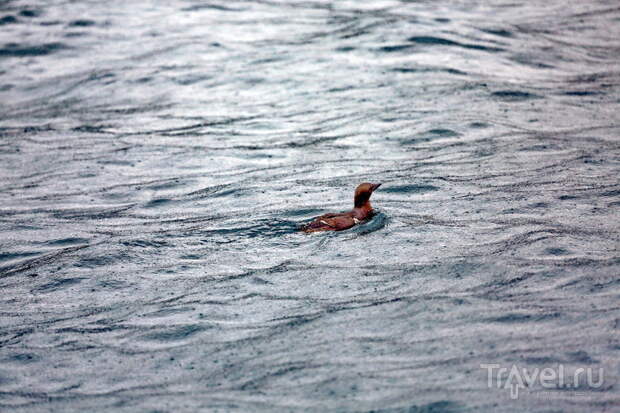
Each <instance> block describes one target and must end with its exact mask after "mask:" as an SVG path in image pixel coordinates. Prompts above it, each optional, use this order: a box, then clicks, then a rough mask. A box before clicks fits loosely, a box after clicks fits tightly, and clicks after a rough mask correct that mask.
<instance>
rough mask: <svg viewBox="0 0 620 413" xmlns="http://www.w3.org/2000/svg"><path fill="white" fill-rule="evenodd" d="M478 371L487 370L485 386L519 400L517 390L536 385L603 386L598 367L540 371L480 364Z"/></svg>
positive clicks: (580, 387) (561, 366)
mask: <svg viewBox="0 0 620 413" xmlns="http://www.w3.org/2000/svg"><path fill="white" fill-rule="evenodd" d="M480 368H481V369H486V370H487V386H488V387H489V388H492V387H494V382H495V387H497V388H498V389H501V388H504V389H506V390H510V398H511V399H513V400H514V399H516V398H518V397H519V390H520V389H524V388H526V387H527V388H532V387H534V386H535V385H536V384H538V385H540V386H541V387H542V388H545V389H570V388H572V389H583V388H584V387H588V388H590V389H598V388H600V387H601V386H602V385H603V381H604V370H603V368H602V367H599V368H598V369H596V370H594V368H592V367H586V368H584V367H579V368H576V369H574V370H571V371H569V370H567V369H565V368H564V365H562V364H559V365H558V366H557V368H551V367H546V368H544V369H539V368H534V369H530V370H528V369H526V368H519V367H518V366H517V365H515V364H513V365H512V366H511V367H510V368H508V367H501V366H500V365H499V364H481V365H480Z"/></svg>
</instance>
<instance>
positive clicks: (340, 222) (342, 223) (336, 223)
mask: <svg viewBox="0 0 620 413" xmlns="http://www.w3.org/2000/svg"><path fill="white" fill-rule="evenodd" d="M317 221H319V223H321V224H323V225H326V226H328V227H330V228H331V229H333V230H335V231H342V230H343V229H347V228H351V227H352V226H353V225H355V219H354V218H353V217H351V216H348V215H336V216H333V217H328V218H323V217H319V219H318V220H317Z"/></svg>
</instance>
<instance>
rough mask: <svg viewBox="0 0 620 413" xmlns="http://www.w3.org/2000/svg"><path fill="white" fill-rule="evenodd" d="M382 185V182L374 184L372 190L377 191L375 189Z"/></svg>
mask: <svg viewBox="0 0 620 413" xmlns="http://www.w3.org/2000/svg"><path fill="white" fill-rule="evenodd" d="M380 186H381V184H372V189H371V191H373V192H374V191H375V189H377V188H379V187H380Z"/></svg>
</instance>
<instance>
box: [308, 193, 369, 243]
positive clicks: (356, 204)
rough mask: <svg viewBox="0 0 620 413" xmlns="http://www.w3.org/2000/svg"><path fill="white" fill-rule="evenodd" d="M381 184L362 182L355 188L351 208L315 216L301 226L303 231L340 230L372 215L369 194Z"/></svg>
mask: <svg viewBox="0 0 620 413" xmlns="http://www.w3.org/2000/svg"><path fill="white" fill-rule="evenodd" d="M380 185H381V184H370V183H368V182H364V183H363V184H359V185H358V187H357V189H355V197H354V198H353V209H352V210H350V211H348V212H339V213H330V214H325V215H321V216H320V217H316V218H315V219H314V220H313V221H312V222H310V223H308V224H305V225H303V226H302V227H301V230H302V231H303V232H317V231H342V230H344V229H349V228H351V227H352V226H354V225H356V224H359V223H361V222H362V221H364V220H366V219H368V218H370V217H372V216H373V214H374V211H373V210H372V206H370V195H372V193H373V191H374V190H375V189H377V188H379V186H380Z"/></svg>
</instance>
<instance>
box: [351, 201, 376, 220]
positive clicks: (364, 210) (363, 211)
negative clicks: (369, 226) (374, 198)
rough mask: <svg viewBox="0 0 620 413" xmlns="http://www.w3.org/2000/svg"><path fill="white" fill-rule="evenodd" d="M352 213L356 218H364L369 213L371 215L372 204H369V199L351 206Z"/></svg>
mask: <svg viewBox="0 0 620 413" xmlns="http://www.w3.org/2000/svg"><path fill="white" fill-rule="evenodd" d="M353 214H354V215H355V217H356V218H358V219H366V218H367V217H368V216H369V215H372V206H371V205H370V201H366V202H364V203H363V204H362V205H360V206H357V205H355V208H353Z"/></svg>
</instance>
